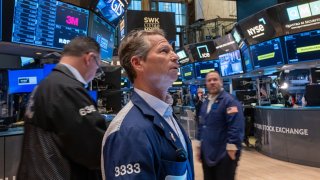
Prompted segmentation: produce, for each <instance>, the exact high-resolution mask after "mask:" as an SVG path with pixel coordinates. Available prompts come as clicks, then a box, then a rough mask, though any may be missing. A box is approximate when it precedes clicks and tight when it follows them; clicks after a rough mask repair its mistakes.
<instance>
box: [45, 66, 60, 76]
mask: <svg viewBox="0 0 320 180" xmlns="http://www.w3.org/2000/svg"><path fill="white" fill-rule="evenodd" d="M56 65H57V64H44V65H43V77H44V78H45V77H47V76H48V75H49V74H50V73H51V71H52V70H53V68H55V67H56Z"/></svg>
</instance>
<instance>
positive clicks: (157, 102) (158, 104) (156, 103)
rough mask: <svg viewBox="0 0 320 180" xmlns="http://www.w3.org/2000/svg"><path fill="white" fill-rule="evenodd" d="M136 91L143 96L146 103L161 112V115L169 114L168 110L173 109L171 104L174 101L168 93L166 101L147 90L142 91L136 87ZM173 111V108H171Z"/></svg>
mask: <svg viewBox="0 0 320 180" xmlns="http://www.w3.org/2000/svg"><path fill="white" fill-rule="evenodd" d="M134 91H135V92H136V93H137V94H138V95H139V96H141V98H142V99H143V100H145V101H146V103H147V104H148V105H149V106H150V107H151V108H153V109H154V110H155V111H156V112H157V113H159V114H160V115H161V116H166V115H167V113H168V112H167V111H170V110H171V105H172V102H173V99H172V97H171V96H170V95H169V94H167V96H166V102H164V101H162V100H161V99H159V98H157V97H155V96H153V95H151V94H149V93H147V92H145V91H142V90H140V89H138V88H134ZM171 111H172V110H171Z"/></svg>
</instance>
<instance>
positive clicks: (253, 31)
mask: <svg viewBox="0 0 320 180" xmlns="http://www.w3.org/2000/svg"><path fill="white" fill-rule="evenodd" d="M259 23H260V24H259V25H257V26H254V27H251V28H249V29H247V33H248V35H249V36H251V37H252V38H257V37H259V36H263V35H264V31H265V28H264V25H266V21H265V20H264V18H260V19H259Z"/></svg>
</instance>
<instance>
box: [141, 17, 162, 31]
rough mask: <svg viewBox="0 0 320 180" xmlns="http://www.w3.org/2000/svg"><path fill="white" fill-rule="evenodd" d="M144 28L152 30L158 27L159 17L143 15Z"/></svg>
mask: <svg viewBox="0 0 320 180" xmlns="http://www.w3.org/2000/svg"><path fill="white" fill-rule="evenodd" d="M143 21H144V30H152V29H157V28H160V18H155V17H144V19H143Z"/></svg>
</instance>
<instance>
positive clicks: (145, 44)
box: [102, 29, 194, 180]
mask: <svg viewBox="0 0 320 180" xmlns="http://www.w3.org/2000/svg"><path fill="white" fill-rule="evenodd" d="M119 58H120V63H121V65H122V66H123V67H124V69H125V70H126V72H127V74H128V77H129V79H130V81H131V82H133V84H134V92H133V95H132V97H131V101H130V102H129V103H128V104H127V105H126V106H125V107H124V108H123V109H122V110H121V111H120V112H119V113H118V115H117V116H116V117H115V118H114V120H113V121H112V122H111V124H110V126H109V128H108V130H107V132H106V133H105V136H104V138H103V145H102V146H103V147H102V148H103V152H102V153H103V154H102V174H103V177H104V179H107V180H112V179H137V180H144V179H146V180H152V179H153V180H156V179H157V180H164V179H181V180H192V179H194V172H193V159H192V147H191V142H190V139H189V138H188V136H187V135H186V132H185V131H184V130H183V128H182V127H181V126H180V124H179V123H177V121H176V117H175V116H174V115H173V114H172V108H171V105H170V104H171V103H172V98H171V96H169V95H168V93H167V90H168V88H169V87H170V86H171V85H172V83H173V82H174V81H175V80H176V79H177V77H178V68H179V65H178V63H177V60H178V56H177V55H176V54H175V53H174V51H173V49H172V46H171V45H170V44H169V43H168V41H167V40H166V39H165V37H164V33H163V31H162V30H160V29H155V30H151V31H145V30H137V31H132V32H130V33H129V34H128V35H127V36H126V37H125V39H124V40H122V42H121V44H120V47H119Z"/></svg>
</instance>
